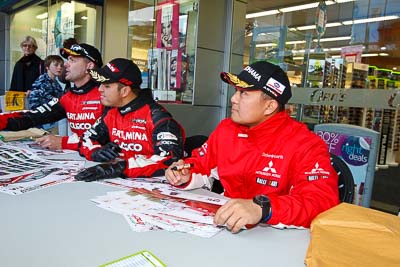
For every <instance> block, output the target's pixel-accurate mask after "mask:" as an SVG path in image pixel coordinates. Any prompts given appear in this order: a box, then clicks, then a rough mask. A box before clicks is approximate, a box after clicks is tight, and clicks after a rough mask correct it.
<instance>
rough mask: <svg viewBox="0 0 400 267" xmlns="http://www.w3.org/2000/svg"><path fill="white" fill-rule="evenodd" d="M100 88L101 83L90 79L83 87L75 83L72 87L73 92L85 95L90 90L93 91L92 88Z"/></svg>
mask: <svg viewBox="0 0 400 267" xmlns="http://www.w3.org/2000/svg"><path fill="white" fill-rule="evenodd" d="M94 88H96V89H98V88H99V84H98V83H97V82H95V81H93V80H90V81H88V82H87V83H85V84H84V85H82V86H81V87H76V86H75V85H74V86H72V87H71V89H70V90H71V92H72V93H74V94H77V95H83V94H86V93H88V92H89V91H91V90H92V89H94Z"/></svg>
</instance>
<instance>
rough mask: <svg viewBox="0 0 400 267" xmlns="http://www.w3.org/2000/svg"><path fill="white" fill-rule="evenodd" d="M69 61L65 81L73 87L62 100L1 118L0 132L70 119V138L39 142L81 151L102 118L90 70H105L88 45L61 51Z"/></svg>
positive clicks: (96, 85)
mask: <svg viewBox="0 0 400 267" xmlns="http://www.w3.org/2000/svg"><path fill="white" fill-rule="evenodd" d="M61 51H62V52H61V55H62V56H63V57H65V58H67V59H68V61H67V62H66V64H65V67H66V79H67V80H68V81H71V82H73V83H74V86H73V87H72V88H71V89H70V90H69V91H68V92H66V93H65V94H64V95H63V96H62V97H61V98H60V99H57V98H54V99H53V100H51V101H50V102H48V103H47V104H44V105H41V106H39V107H38V108H36V109H35V110H30V111H27V112H22V111H21V112H13V113H4V114H0V130H10V131H18V130H24V129H28V128H31V127H35V126H37V125H42V124H45V123H50V122H56V121H58V120H61V119H63V118H67V120H68V125H69V127H70V128H71V131H72V135H71V136H62V137H60V136H54V135H46V136H44V137H41V138H38V139H37V140H36V141H37V142H38V143H39V144H40V145H41V146H42V147H45V148H49V149H53V150H55V149H61V148H62V149H72V150H78V143H79V138H80V136H82V135H83V133H84V132H85V131H86V130H88V129H90V127H91V126H92V125H93V123H95V122H96V120H97V119H98V118H99V117H100V116H101V114H102V113H103V111H104V106H103V105H102V104H101V102H100V94H99V91H98V83H97V82H95V81H93V80H92V79H91V76H90V75H89V73H88V71H87V69H92V68H94V67H96V66H102V64H103V62H102V59H101V55H100V52H99V51H98V50H97V49H96V48H95V47H93V46H91V45H88V44H75V45H73V46H71V48H70V49H67V48H64V49H63V50H61Z"/></svg>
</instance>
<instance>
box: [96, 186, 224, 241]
mask: <svg viewBox="0 0 400 267" xmlns="http://www.w3.org/2000/svg"><path fill="white" fill-rule="evenodd" d="M92 201H94V202H95V203H97V205H98V206H99V207H101V208H104V209H107V210H109V211H113V212H116V213H119V214H122V215H123V216H124V217H125V219H126V220H127V222H128V223H129V224H130V226H131V229H132V230H134V231H137V232H143V231H150V230H160V229H163V230H167V231H178V232H185V233H189V234H193V235H196V236H201V237H212V236H214V235H215V234H217V233H218V232H219V231H221V230H222V229H221V228H220V227H215V226H214V225H213V218H214V214H215V213H214V211H210V210H209V209H205V208H204V207H200V206H201V205H193V202H194V201H188V200H185V199H175V198H170V197H166V196H162V195H161V197H160V195H157V194H151V193H143V192H141V193H138V192H134V191H116V192H109V193H107V194H106V195H104V196H98V197H96V198H94V199H92ZM204 204H206V205H207V206H208V207H209V206H210V204H208V203H204ZM214 210H216V207H214Z"/></svg>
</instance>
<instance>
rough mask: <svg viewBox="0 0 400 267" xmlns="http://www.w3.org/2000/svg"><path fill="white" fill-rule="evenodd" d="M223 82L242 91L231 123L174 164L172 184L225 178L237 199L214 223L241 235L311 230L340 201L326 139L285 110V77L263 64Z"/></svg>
mask: <svg viewBox="0 0 400 267" xmlns="http://www.w3.org/2000/svg"><path fill="white" fill-rule="evenodd" d="M221 78H222V80H223V81H225V82H227V83H229V84H231V85H233V86H234V87H235V88H236V93H235V94H234V95H233V96H232V98H231V102H232V113H231V118H230V119H225V120H223V121H222V122H221V123H220V124H219V125H218V126H217V128H216V130H215V131H214V132H213V133H212V134H211V135H210V138H209V139H208V141H207V142H206V143H205V144H204V145H203V146H202V147H201V148H199V149H197V150H195V151H194V152H193V156H192V157H191V158H188V159H185V160H184V161H183V160H180V161H178V162H176V163H173V164H172V165H171V166H170V167H169V168H168V170H167V171H166V177H167V179H168V180H169V181H170V183H171V184H173V185H175V186H178V187H179V188H181V189H186V190H187V189H193V188H198V187H203V186H206V187H210V185H211V183H210V177H213V178H216V179H219V180H220V182H221V183H222V186H223V188H224V190H225V191H224V195H225V196H227V197H229V198H231V200H230V201H228V202H227V203H226V204H225V205H223V206H222V207H221V208H220V209H219V210H218V211H217V213H216V215H215V218H214V223H216V224H217V225H226V227H227V228H228V229H229V230H231V231H232V232H233V233H236V232H238V231H239V230H240V229H242V227H243V226H245V225H254V224H257V223H259V222H262V223H267V224H270V225H273V226H276V227H279V228H285V227H300V228H302V227H309V226H310V223H311V220H312V219H313V218H314V217H315V216H317V215H318V214H319V213H320V212H322V211H325V210H327V209H329V208H331V207H332V206H334V205H336V204H337V203H338V202H339V197H338V177H337V174H336V172H335V171H334V169H333V168H332V166H331V164H330V156H329V153H328V149H327V146H326V144H325V143H324V142H323V140H322V139H320V138H319V137H318V136H317V135H315V134H314V133H312V132H311V131H309V130H308V129H307V127H306V126H305V125H304V124H302V123H300V122H297V121H295V120H293V119H291V118H290V117H289V115H288V114H287V113H286V112H285V110H284V105H285V104H286V103H287V101H288V100H289V98H290V97H291V91H290V90H291V89H290V83H289V81H288V78H287V76H286V74H285V72H284V71H283V70H282V69H281V68H280V67H278V66H276V65H273V64H271V63H268V62H261V61H260V62H256V63H254V64H251V65H250V66H247V67H246V68H245V69H244V70H243V71H242V72H241V73H240V74H239V75H234V74H231V73H221Z"/></svg>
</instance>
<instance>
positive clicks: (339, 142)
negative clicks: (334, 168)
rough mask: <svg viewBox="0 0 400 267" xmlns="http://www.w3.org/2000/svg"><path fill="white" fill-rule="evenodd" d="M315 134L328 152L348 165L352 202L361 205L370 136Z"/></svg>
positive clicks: (330, 132) (328, 132)
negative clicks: (350, 174)
mask: <svg viewBox="0 0 400 267" xmlns="http://www.w3.org/2000/svg"><path fill="white" fill-rule="evenodd" d="M317 134H318V135H319V136H320V137H321V138H322V140H324V141H325V143H326V144H327V145H328V148H329V152H330V153H332V154H335V155H336V156H338V157H339V158H341V159H342V160H343V161H344V162H345V163H346V164H347V166H348V167H349V169H350V171H351V173H352V175H353V179H354V184H355V188H354V190H355V192H354V196H355V199H354V201H353V203H354V204H356V205H361V203H362V197H363V193H364V185H365V179H366V176H367V171H368V159H369V156H370V150H371V143H372V140H371V138H369V137H362V136H354V135H346V134H341V133H337V132H333V131H317Z"/></svg>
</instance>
